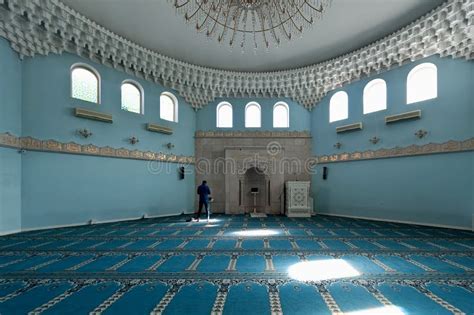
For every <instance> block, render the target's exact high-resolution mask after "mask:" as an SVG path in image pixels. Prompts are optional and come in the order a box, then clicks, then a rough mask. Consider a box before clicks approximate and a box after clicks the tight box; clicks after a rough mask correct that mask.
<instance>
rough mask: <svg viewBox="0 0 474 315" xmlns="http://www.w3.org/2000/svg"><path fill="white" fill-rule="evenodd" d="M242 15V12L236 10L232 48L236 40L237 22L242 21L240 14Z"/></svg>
mask: <svg viewBox="0 0 474 315" xmlns="http://www.w3.org/2000/svg"><path fill="white" fill-rule="evenodd" d="M241 13H242V10H239V9H236V12H235V14H234V28H233V31H234V32H233V33H232V37H231V39H230V42H229V45H230V46H232V45H233V44H234V39H235V33H236V32H237V22H238V21H239V19H240V14H241Z"/></svg>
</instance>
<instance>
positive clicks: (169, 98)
mask: <svg viewBox="0 0 474 315" xmlns="http://www.w3.org/2000/svg"><path fill="white" fill-rule="evenodd" d="M160 118H161V119H164V120H169V121H174V122H178V100H177V99H176V97H175V96H174V95H173V94H171V93H169V92H163V93H161V96H160Z"/></svg>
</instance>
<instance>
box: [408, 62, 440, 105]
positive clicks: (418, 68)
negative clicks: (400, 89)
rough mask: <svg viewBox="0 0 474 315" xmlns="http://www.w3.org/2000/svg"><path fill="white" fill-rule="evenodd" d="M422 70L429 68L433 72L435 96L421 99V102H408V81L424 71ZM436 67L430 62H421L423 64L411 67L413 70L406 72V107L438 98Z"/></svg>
mask: <svg viewBox="0 0 474 315" xmlns="http://www.w3.org/2000/svg"><path fill="white" fill-rule="evenodd" d="M424 68H431V69H433V70H434V71H435V75H436V76H435V82H436V85H435V92H436V93H435V94H436V95H435V96H434V97H430V98H425V99H422V100H416V101H409V99H408V90H409V88H410V79H411V78H412V77H413V76H414V75H415V74H416V73H417V72H418V71H420V70H422V69H424ZM438 85H439V84H438V67H437V66H436V65H435V64H434V63H432V62H423V63H420V64H418V65H416V66H415V67H413V69H411V70H410V72H408V75H407V81H406V102H407V105H411V104H416V103H419V102H424V101H429V100H433V99H436V98H438Z"/></svg>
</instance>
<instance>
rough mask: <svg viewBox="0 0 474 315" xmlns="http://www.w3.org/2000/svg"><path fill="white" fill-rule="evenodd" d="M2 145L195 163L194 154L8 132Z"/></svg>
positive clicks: (132, 158) (29, 149) (120, 157)
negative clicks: (188, 154)
mask: <svg viewBox="0 0 474 315" xmlns="http://www.w3.org/2000/svg"><path fill="white" fill-rule="evenodd" d="M0 147H5V148H12V149H17V150H27V151H39V152H53V153H65V154H76V155H89V156H100V157H108V158H117V159H131V160H142V161H157V162H168V163H180V164H194V157H193V156H183V155H175V154H165V153H162V152H153V151H140V150H129V149H125V148H113V147H110V146H105V147H100V146H96V145H93V144H78V143H75V142H60V141H56V140H52V139H50V140H39V139H36V138H32V137H17V136H15V135H12V134H10V133H8V132H6V133H0Z"/></svg>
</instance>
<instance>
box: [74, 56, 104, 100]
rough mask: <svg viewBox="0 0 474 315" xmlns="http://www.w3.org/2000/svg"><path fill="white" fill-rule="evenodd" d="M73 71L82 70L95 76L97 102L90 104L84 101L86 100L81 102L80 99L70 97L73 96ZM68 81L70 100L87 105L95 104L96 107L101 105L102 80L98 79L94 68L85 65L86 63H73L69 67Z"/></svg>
mask: <svg viewBox="0 0 474 315" xmlns="http://www.w3.org/2000/svg"><path fill="white" fill-rule="evenodd" d="M75 69H84V70H86V71H89V72H91V73H92V74H93V75H95V77H96V79H97V102H90V101H86V100H83V99H80V98H77V97H74V96H72V95H73V88H74V86H73V79H72V73H73V71H74V70H75ZM69 80H70V81H71V82H70V83H71V84H70V85H71V90H70V94H69V95H70V96H71V98H73V99H75V100H80V101H83V102H88V103H92V104H97V105H100V104H101V96H102V93H101V92H102V91H101V86H102V78H101V77H100V73H99V72H98V71H97V70H96V69H95V68H94V67H92V66H91V65H89V64H87V63H82V62H78V63H75V64H73V65H72V66H71V68H70V70H69Z"/></svg>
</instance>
